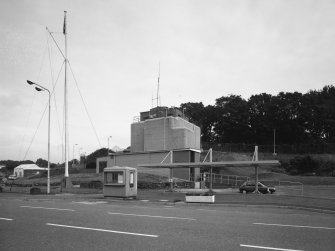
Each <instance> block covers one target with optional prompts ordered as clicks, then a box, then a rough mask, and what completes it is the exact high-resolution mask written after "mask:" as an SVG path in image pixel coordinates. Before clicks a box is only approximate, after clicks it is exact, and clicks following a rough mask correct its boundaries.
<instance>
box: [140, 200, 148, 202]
mask: <svg viewBox="0 0 335 251" xmlns="http://www.w3.org/2000/svg"><path fill="white" fill-rule="evenodd" d="M140 201H142V202H148V201H149V200H140Z"/></svg>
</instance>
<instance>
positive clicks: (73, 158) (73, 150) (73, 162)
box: [72, 144, 78, 167]
mask: <svg viewBox="0 0 335 251" xmlns="http://www.w3.org/2000/svg"><path fill="white" fill-rule="evenodd" d="M77 145H78V144H74V145H73V148H72V167H73V166H74V146H77Z"/></svg>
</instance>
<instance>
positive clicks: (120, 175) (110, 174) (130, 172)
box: [103, 166, 137, 198]
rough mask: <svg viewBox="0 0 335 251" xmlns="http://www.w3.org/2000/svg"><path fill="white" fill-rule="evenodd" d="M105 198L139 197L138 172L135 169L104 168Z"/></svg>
mask: <svg viewBox="0 0 335 251" xmlns="http://www.w3.org/2000/svg"><path fill="white" fill-rule="evenodd" d="M103 194H104V197H107V196H111V197H124V198H127V197H135V198H136V196H137V170H136V168H133V167H118V166H114V167H106V168H104V187H103Z"/></svg>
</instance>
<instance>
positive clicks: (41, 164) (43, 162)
mask: <svg viewBox="0 0 335 251" xmlns="http://www.w3.org/2000/svg"><path fill="white" fill-rule="evenodd" d="M35 164H36V165H38V166H39V167H47V166H48V161H47V160H44V159H42V158H39V159H37V160H36V162H35Z"/></svg>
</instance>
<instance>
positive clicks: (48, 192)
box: [27, 80, 51, 194]
mask: <svg viewBox="0 0 335 251" xmlns="http://www.w3.org/2000/svg"><path fill="white" fill-rule="evenodd" d="M27 83H28V84H29V85H36V86H35V89H36V91H39V92H40V91H47V92H48V94H49V102H48V103H49V116H48V178H47V194H50V99H51V93H50V91H49V90H48V89H47V88H45V87H43V86H41V85H39V84H36V83H34V82H32V81H30V80H27Z"/></svg>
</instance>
